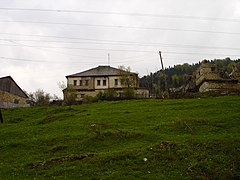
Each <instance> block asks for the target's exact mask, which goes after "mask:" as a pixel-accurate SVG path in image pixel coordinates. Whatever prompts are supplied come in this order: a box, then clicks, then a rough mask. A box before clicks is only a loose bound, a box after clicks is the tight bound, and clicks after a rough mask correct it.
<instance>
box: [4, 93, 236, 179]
mask: <svg viewBox="0 0 240 180" xmlns="http://www.w3.org/2000/svg"><path fill="white" fill-rule="evenodd" d="M2 113H3V116H4V123H3V124H0V137H1V138H0V179H34V178H36V179H55V178H56V179H64V178H67V179H238V178H240V97H239V96H235V97H218V98H204V99H187V100H131V101H115V102H100V103H95V104H87V105H81V106H71V107H30V108H17V109H7V110H2Z"/></svg>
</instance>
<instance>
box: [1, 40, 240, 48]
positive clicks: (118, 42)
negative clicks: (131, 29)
mask: <svg viewBox="0 0 240 180" xmlns="http://www.w3.org/2000/svg"><path fill="white" fill-rule="evenodd" d="M0 40H1V41H9V42H16V41H24V42H48V43H63V44H100V45H101V44H103V45H116V46H118V45H120V46H121V45H130V46H144V47H145V46H151V47H156V46H157V47H159V46H165V47H179V48H197V49H227V50H240V48H231V47H217V46H196V45H185V44H169V43H146V42H133V41H132V42H131V41H112V40H100V39H91V41H97V42H79V41H71V42H69V41H53V40H36V39H6V38H0ZM99 41H100V42H99ZM101 41H104V42H101ZM106 41H107V42H106ZM22 45H23V46H26V47H31V45H24V44H22Z"/></svg>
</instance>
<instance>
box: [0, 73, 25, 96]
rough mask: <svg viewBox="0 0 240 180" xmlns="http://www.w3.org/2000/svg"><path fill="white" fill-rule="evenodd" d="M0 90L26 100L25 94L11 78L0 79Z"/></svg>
mask: <svg viewBox="0 0 240 180" xmlns="http://www.w3.org/2000/svg"><path fill="white" fill-rule="evenodd" d="M0 90H1V91H6V92H9V93H11V94H15V95H17V96H20V97H23V98H28V96H27V95H26V93H25V92H24V91H23V90H22V89H21V88H20V87H19V86H18V85H17V83H16V82H15V81H14V80H13V78H12V77H11V76H6V77H2V78H0Z"/></svg>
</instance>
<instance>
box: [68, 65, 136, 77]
mask: <svg viewBox="0 0 240 180" xmlns="http://www.w3.org/2000/svg"><path fill="white" fill-rule="evenodd" d="M119 71H120V70H119V69H117V68H113V67H110V66H98V67H95V68H92V69H89V70H86V71H83V72H79V73H76V74H72V75H68V76H66V77H67V78H68V77H93V76H116V75H119ZM133 74H135V73H133Z"/></svg>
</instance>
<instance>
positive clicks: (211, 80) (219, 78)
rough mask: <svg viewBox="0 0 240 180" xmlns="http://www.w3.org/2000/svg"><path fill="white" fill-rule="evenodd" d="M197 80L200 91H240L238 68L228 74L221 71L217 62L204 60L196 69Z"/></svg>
mask: <svg viewBox="0 0 240 180" xmlns="http://www.w3.org/2000/svg"><path fill="white" fill-rule="evenodd" d="M195 80H196V86H197V87H198V88H199V92H207V91H219V92H226V93H227V92H238V93H239V92H240V76H239V72H237V69H236V68H234V69H233V72H232V73H231V74H230V75H228V74H227V73H220V72H219V70H218V68H217V65H216V64H212V63H209V62H206V61H203V62H202V63H201V65H200V67H199V68H198V69H197V71H196V74H195Z"/></svg>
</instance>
